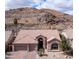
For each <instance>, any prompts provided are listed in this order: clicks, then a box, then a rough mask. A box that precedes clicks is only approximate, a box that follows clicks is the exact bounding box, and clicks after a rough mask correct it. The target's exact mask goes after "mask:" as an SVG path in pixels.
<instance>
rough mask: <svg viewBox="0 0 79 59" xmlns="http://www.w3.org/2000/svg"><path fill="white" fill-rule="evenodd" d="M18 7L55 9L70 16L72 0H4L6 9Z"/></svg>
mask: <svg viewBox="0 0 79 59" xmlns="http://www.w3.org/2000/svg"><path fill="white" fill-rule="evenodd" d="M20 7H33V8H37V9H41V8H48V9H55V10H58V11H61V12H64V13H67V14H71V15H72V13H73V0H6V9H13V8H20Z"/></svg>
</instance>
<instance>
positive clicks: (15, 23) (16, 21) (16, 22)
mask: <svg viewBox="0 0 79 59" xmlns="http://www.w3.org/2000/svg"><path fill="white" fill-rule="evenodd" d="M14 25H15V27H16V29H15V32H16V33H15V34H16V35H17V25H18V20H17V18H15V19H14Z"/></svg>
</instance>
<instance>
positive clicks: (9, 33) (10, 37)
mask: <svg viewBox="0 0 79 59" xmlns="http://www.w3.org/2000/svg"><path fill="white" fill-rule="evenodd" d="M12 42H13V32H12V31H5V49H6V50H8V48H9V46H10V45H11V44H12Z"/></svg>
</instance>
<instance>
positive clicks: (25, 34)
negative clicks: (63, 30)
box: [14, 30, 60, 44]
mask: <svg viewBox="0 0 79 59" xmlns="http://www.w3.org/2000/svg"><path fill="white" fill-rule="evenodd" d="M39 35H42V36H44V37H47V39H48V40H52V39H53V38H57V39H58V40H60V37H59V32H58V31H57V30H20V32H19V33H18V35H17V37H16V39H15V41H14V44H19V43H21V44H22V43H23V44H24V43H37V41H36V40H35V39H36V37H37V36H39Z"/></svg>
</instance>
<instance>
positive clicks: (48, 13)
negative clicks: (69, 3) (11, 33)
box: [5, 8, 73, 30]
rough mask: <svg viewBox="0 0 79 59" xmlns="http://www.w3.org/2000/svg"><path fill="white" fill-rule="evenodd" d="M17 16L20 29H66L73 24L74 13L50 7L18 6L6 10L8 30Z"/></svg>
mask: <svg viewBox="0 0 79 59" xmlns="http://www.w3.org/2000/svg"><path fill="white" fill-rule="evenodd" d="M15 18H16V19H17V20H18V28H20V29H58V30H64V29H68V28H72V26H73V20H72V19H73V16H72V15H68V14H65V13H62V12H58V11H56V10H50V9H35V8H18V9H11V10H8V11H5V19H6V20H5V24H6V30H11V28H13V26H14V19H15Z"/></svg>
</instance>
